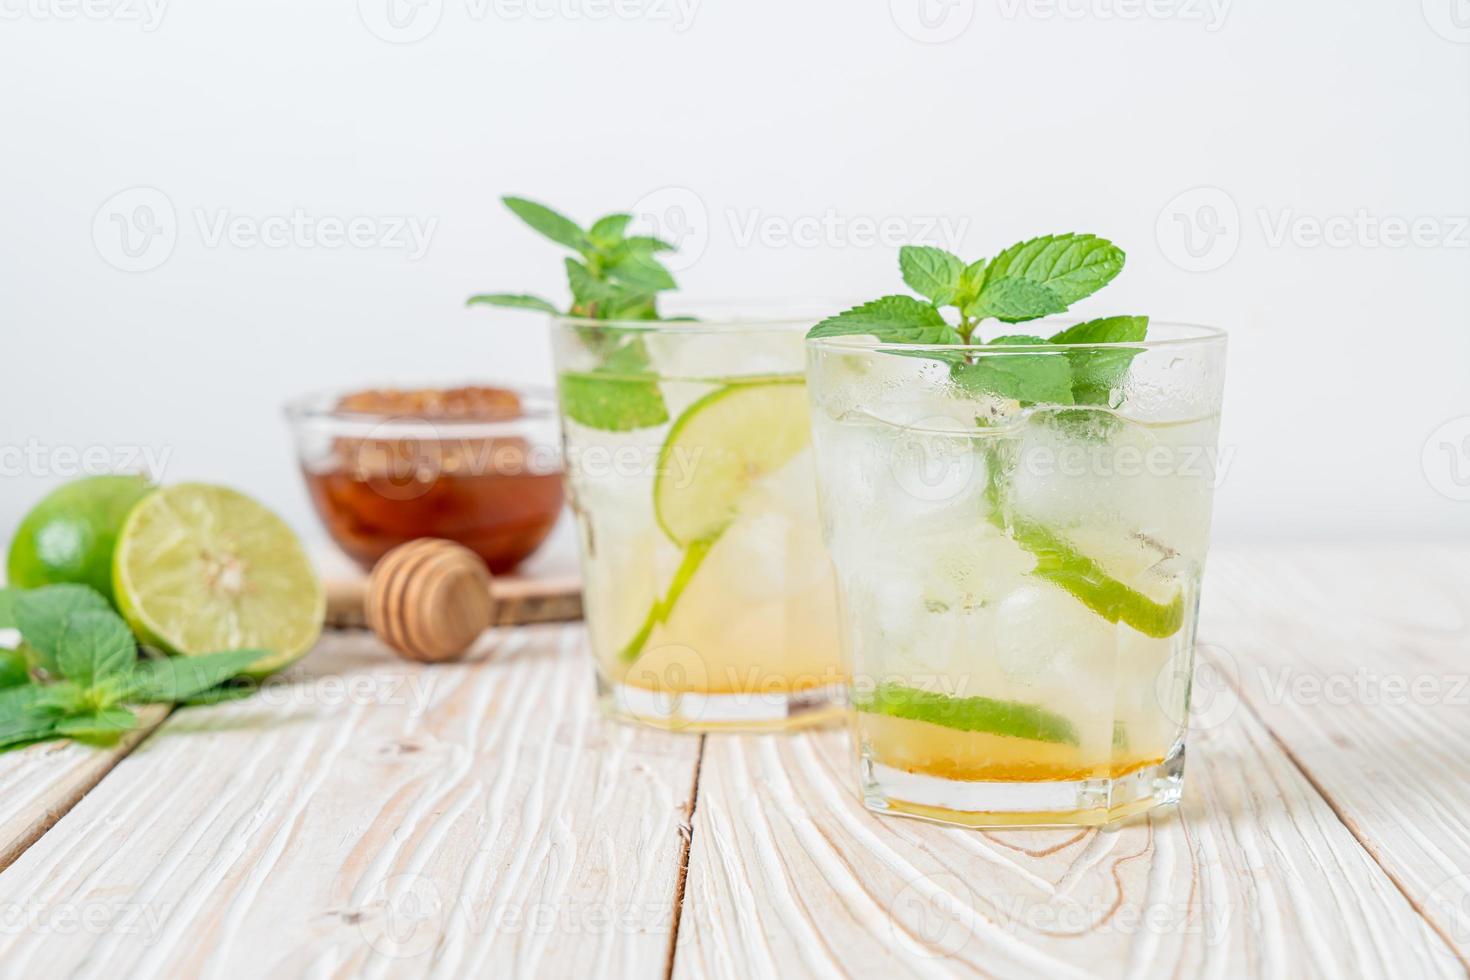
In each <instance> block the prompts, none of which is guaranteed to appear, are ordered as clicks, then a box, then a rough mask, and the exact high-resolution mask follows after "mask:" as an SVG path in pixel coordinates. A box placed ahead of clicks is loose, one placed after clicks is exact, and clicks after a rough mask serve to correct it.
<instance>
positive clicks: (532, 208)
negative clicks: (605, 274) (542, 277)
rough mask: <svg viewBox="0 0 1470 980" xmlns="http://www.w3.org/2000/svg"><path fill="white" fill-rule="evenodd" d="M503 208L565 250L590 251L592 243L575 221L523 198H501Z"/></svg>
mask: <svg viewBox="0 0 1470 980" xmlns="http://www.w3.org/2000/svg"><path fill="white" fill-rule="evenodd" d="M501 200H502V201H503V202H505V206H506V207H508V208H510V209H511V211H513V212H515V215H516V217H518V218H520V219H521V220H522V221H524V222H525V223H526V224H528V225H530V226H531V227H532V228H534V229H536V230H537V231H539V232H540V233H541V234H543V235H545V236H546V237H547V238H549V239H551V240H552V241H554V242H556V243H557V244H558V245H565V246H566V247H567V248H570V249H575V250H576V251H578V252H581V253H583V254H586V253H588V252H590V251H592V242H591V240H590V239H589V238H588V237H587V233H586V232H584V231H583V230H582V229H581V228H580V227H579V226H578V225H577V223H576V222H575V221H573V220H572V219H571V218H568V217H566V216H564V215H561V214H558V213H557V212H555V211H553V210H551V208H548V207H547V206H546V205H544V204H537V203H536V202H535V201H528V200H526V199H525V198H524V197H502V198H501Z"/></svg>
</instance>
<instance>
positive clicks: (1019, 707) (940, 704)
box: [853, 683, 1077, 745]
mask: <svg viewBox="0 0 1470 980" xmlns="http://www.w3.org/2000/svg"><path fill="white" fill-rule="evenodd" d="M853 707H855V708H856V709H857V710H859V711H870V712H874V713H876V714H880V715H891V716H893V717H894V718H906V719H908V720H910V721H927V722H928V723H929V724H931V725H942V726H944V727H945V728H954V729H958V730H959V731H962V732H987V733H989V734H991V735H1007V736H1009V737H1011V738H1025V739H1030V740H1032V741H1034V742H1060V743H1063V744H1066V745H1076V744H1077V729H1076V728H1074V727H1073V725H1072V723H1071V722H1070V721H1068V720H1067V719H1066V718H1063V717H1062V716H1061V715H1059V714H1057V713H1055V712H1053V711H1047V710H1046V709H1045V708H1043V707H1040V706H1039V705H1035V704H1025V703H1023V702H1020V701H999V700H996V699H995V698H981V697H972V698H952V697H947V696H946V695H943V694H936V693H935V692H933V691H923V690H920V689H919V688H916V687H905V686H903V685H901V684H893V683H883V684H879V685H878V686H877V688H876V689H874V690H873V692H872V693H871V694H869V695H867V696H866V697H861V696H860V697H856V698H854V700H853Z"/></svg>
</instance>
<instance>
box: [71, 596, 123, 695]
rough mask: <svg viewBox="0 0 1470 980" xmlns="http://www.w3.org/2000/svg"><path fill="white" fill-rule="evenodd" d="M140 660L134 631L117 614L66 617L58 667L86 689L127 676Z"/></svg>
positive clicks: (72, 615)
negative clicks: (115, 677) (110, 679)
mask: <svg viewBox="0 0 1470 980" xmlns="http://www.w3.org/2000/svg"><path fill="white" fill-rule="evenodd" d="M137 658H138V644H137V641H135V640H134V639H133V631H132V630H130V629H128V624H127V623H124V622H123V621H122V617H121V616H119V615H118V614H117V613H114V612H111V611H109V612H98V611H87V612H76V613H72V614H71V615H70V616H68V617H66V622H65V623H64V624H63V626H62V628H61V638H60V640H59V642H58V643H57V648H56V666H57V668H58V670H59V671H60V673H61V676H63V677H65V678H66V679H67V680H69V681H73V682H75V683H76V684H78V685H80V686H81V687H84V688H90V687H94V686H95V685H96V684H97V683H98V682H99V681H104V680H107V679H108V678H110V677H114V676H116V675H118V674H122V673H125V672H126V671H127V670H128V668H130V667H131V666H132V664H133V662H134V661H135V660H136V659H137Z"/></svg>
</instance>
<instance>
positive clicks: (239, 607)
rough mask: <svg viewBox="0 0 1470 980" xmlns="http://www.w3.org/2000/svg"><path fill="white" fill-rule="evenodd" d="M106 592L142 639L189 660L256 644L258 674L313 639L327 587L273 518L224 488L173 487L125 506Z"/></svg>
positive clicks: (301, 650)
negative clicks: (129, 508) (262, 652)
mask: <svg viewBox="0 0 1470 980" xmlns="http://www.w3.org/2000/svg"><path fill="white" fill-rule="evenodd" d="M112 573H113V589H114V591H115V592H116V594H117V600H118V608H119V611H121V612H122V615H123V618H124V619H126V620H127V621H128V625H129V626H131V627H132V628H133V632H135V633H137V634H138V636H139V637H140V638H142V639H143V641H144V642H145V643H148V644H149V645H151V646H156V647H158V648H159V649H161V650H164V651H166V652H168V653H173V654H180V655H183V656H191V655H196V654H201V653H213V652H215V651H219V650H238V649H242V648H249V647H258V648H260V649H263V650H270V651H271V654H270V656H267V657H263V658H261V659H260V660H257V661H256V662H255V663H253V664H252V665H251V666H250V668H249V670H247V671H246V673H248V674H250V675H252V676H257V677H259V676H264V675H265V674H269V673H271V672H273V671H276V670H279V669H281V668H282V667H284V666H286V665H287V664H289V663H291V662H292V661H294V660H296V659H298V658H299V657H301V656H302V655H303V654H305V653H306V651H308V650H310V649H311V647H312V645H313V644H315V643H316V640H317V637H318V636H320V635H321V629H322V619H323V617H324V615H325V611H326V593H325V591H323V589H322V586H321V582H320V581H318V579H317V577H316V573H315V572H314V571H313V570H312V567H311V562H310V560H309V559H308V558H307V555H306V551H305V549H303V548H302V547H301V542H300V541H298V540H297V539H296V535H294V534H293V533H291V529H290V528H289V527H287V526H286V524H285V522H283V521H282V520H281V519H280V518H279V517H277V516H276V515H275V514H273V513H272V512H271V511H269V510H267V509H266V508H265V507H262V506H261V505H260V504H258V503H256V502H255V501H253V500H251V499H250V498H249V497H247V496H245V495H244V494H242V493H238V492H236V491H234V490H230V489H227V488H225V487H216V486H208V485H206V484H202V483H182V484H179V485H178V486H173V487H165V488H164V489H162V490H158V491H156V492H154V493H153V494H152V495H151V496H149V497H146V498H145V499H144V500H143V501H142V502H141V503H140V504H138V505H137V506H136V507H134V508H133V510H132V512H131V513H130V514H129V515H128V519H127V521H126V523H124V524H123V527H122V530H121V531H120V532H119V533H118V540H117V551H116V552H115V554H114V556H113V566H112Z"/></svg>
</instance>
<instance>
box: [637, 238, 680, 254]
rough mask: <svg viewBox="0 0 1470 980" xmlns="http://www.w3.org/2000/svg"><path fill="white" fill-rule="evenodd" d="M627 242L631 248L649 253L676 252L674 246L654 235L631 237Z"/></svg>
mask: <svg viewBox="0 0 1470 980" xmlns="http://www.w3.org/2000/svg"><path fill="white" fill-rule="evenodd" d="M626 241H627V243H628V246H629V247H630V248H641V249H643V250H644V251H647V252H672V251H673V250H674V246H672V245H670V244H669V243H668V242H666V241H664V240H663V239H662V238H654V237H653V236H652V235H631V236H629V237H628V238H627V239H626Z"/></svg>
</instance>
